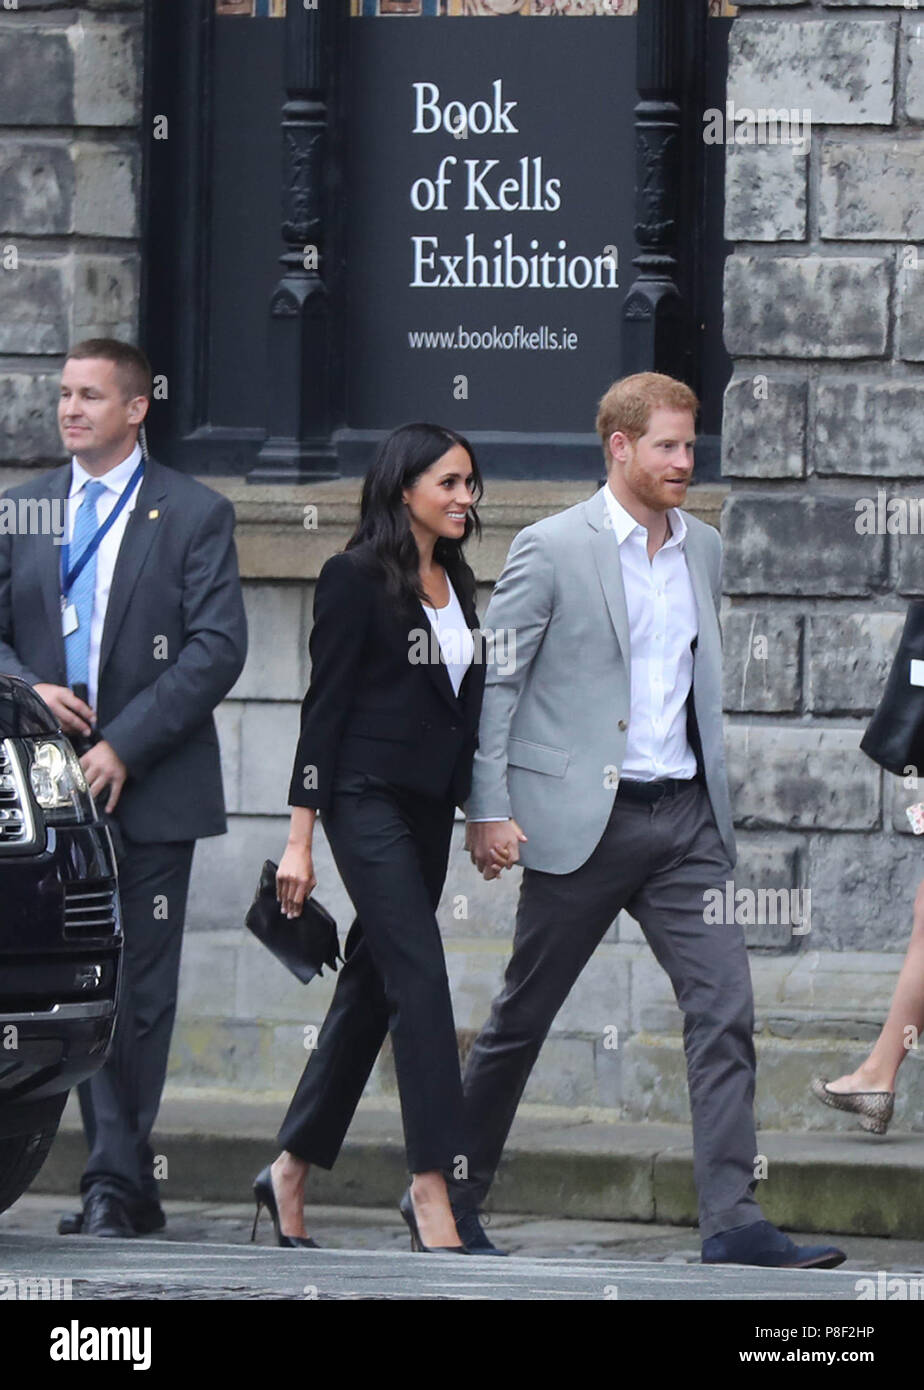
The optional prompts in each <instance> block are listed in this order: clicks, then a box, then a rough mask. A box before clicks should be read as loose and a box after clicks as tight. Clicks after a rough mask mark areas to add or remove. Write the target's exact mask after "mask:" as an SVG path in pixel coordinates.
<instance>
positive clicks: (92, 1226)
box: [81, 1192, 135, 1240]
mask: <svg viewBox="0 0 924 1390" xmlns="http://www.w3.org/2000/svg"><path fill="white" fill-rule="evenodd" d="M134 1234H135V1228H134V1226H133V1225H132V1223H131V1221H130V1220H129V1219H128V1211H127V1210H126V1207H125V1203H124V1202H121V1201H120V1200H119V1198H118V1197H115V1196H113V1194H112V1193H111V1192H91V1193H90V1195H89V1196H88V1197H87V1200H86V1201H85V1202H84V1204H83V1225H82V1227H81V1235H85V1236H110V1237H115V1238H117V1239H119V1240H127V1239H130V1238H131V1237H132V1236H133V1235H134Z"/></svg>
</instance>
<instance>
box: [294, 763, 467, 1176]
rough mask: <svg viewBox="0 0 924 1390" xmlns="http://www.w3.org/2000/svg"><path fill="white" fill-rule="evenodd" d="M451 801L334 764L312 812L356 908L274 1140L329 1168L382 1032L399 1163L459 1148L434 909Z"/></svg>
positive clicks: (415, 1168) (454, 1056) (452, 1044)
mask: <svg viewBox="0 0 924 1390" xmlns="http://www.w3.org/2000/svg"><path fill="white" fill-rule="evenodd" d="M453 815H454V808H453V806H452V804H451V803H448V802H446V801H435V800H433V799H431V798H429V797H422V796H418V795H416V794H414V793H412V792H407V791H404V790H402V789H400V788H397V787H393V786H391V785H390V784H389V783H387V782H384V781H382V780H381V779H380V778H377V777H371V776H369V775H368V774H367V773H364V772H340V773H339V774H338V776H337V780H336V782H335V784H334V791H333V799H332V803H331V806H330V809H329V810H328V811H326V812H322V813H321V816H322V822H323V825H324V830H325V833H326V835H327V839H328V843H329V844H330V847H331V851H332V853H333V856H334V860H335V861H336V864H337V868H338V870H339V871H340V876H341V878H342V879H343V882H344V884H345V885H346V889H347V892H348V893H349V895H350V898H351V899H352V901H353V906H354V907H355V909H356V914H357V915H356V919H355V920H354V922H353V925H352V926H351V928H350V932H349V935H348V937H347V941H346V947H345V950H344V957H345V962H344V964H343V966H341V969H340V973H339V975H338V977H337V987H336V989H335V991H334V997H333V999H332V1000H331V1005H330V1008H329V1010H328V1012H327V1017H326V1018H325V1020H324V1024H323V1026H322V1028H321V1031H320V1033H319V1034H318V1042H317V1047H316V1049H315V1051H314V1052H313V1053H312V1055H311V1057H309V1059H308V1063H307V1065H306V1067H305V1070H304V1073H303V1075H302V1078H301V1080H300V1081H299V1084H298V1087H297V1088H296V1091H295V1095H294V1096H293V1097H292V1103H291V1104H290V1106H289V1109H288V1112H287V1114H286V1117H285V1119H284V1121H283V1124H282V1128H281V1129H280V1131H279V1143H280V1145H281V1146H282V1147H283V1148H284V1149H288V1151H289V1152H290V1153H293V1154H296V1155H297V1156H298V1157H299V1158H302V1159H304V1160H305V1161H306V1162H308V1163H313V1164H317V1165H318V1167H320V1168H331V1167H333V1164H334V1161H335V1159H336V1157H337V1154H338V1153H339V1152H340V1147H341V1145H342V1143H343V1140H344V1137H345V1135H346V1132H347V1129H348V1127H349V1124H350V1121H351V1120H352V1118H353V1114H354V1112H355V1110H356V1107H357V1105H358V1103H359V1098H360V1096H361V1095H362V1091H363V1087H364V1086H365V1084H366V1081H367V1079H368V1077H369V1073H370V1071H371V1070H372V1067H373V1064H374V1062H375V1059H376V1057H377V1056H378V1054H379V1051H380V1049H381V1046H382V1043H383V1042H384V1040H385V1035H386V1033H390V1034H391V1040H392V1048H393V1050H394V1058H395V1071H396V1073H397V1078H398V1091H399V1095H400V1098H401V1114H402V1119H403V1122H404V1139H405V1145H406V1148H407V1161H408V1169H409V1171H410V1172H412V1173H423V1172H429V1171H430V1170H431V1169H435V1168H449V1169H452V1167H453V1166H454V1165H455V1163H456V1162H457V1160H458V1159H459V1157H460V1156H461V1155H462V1154H464V1153H465V1142H464V1137H463V1103H462V1082H461V1078H460V1071H459V1054H458V1049H457V1045H456V1034H455V1025H454V1022H453V1016H452V1001H451V999H450V994H449V981H448V978H447V975H446V961H445V957H444V955H443V943H442V940H441V938H440V933H439V927H438V925H437V921H436V907H437V904H438V902H439V899H440V894H441V893H442V891H443V883H444V881H445V878H446V866H447V863H448V859H449V845H450V840H451V836H452V822H453Z"/></svg>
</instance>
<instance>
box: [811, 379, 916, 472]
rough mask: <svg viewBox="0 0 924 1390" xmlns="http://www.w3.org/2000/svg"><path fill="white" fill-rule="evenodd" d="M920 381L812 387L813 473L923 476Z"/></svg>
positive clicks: (855, 381)
mask: <svg viewBox="0 0 924 1390" xmlns="http://www.w3.org/2000/svg"><path fill="white" fill-rule="evenodd" d="M922 411H924V377H916V378H910V379H909V378H902V379H893V378H882V377H879V378H876V377H873V378H857V377H850V378H845V379H843V380H840V381H839V380H836V379H828V380H824V381H819V382H818V384H817V386H816V388H815V439H814V446H815V452H814V465H815V472H816V473H827V474H849V475H852V476H861V477H862V476H867V477H872V478H922V477H924V450H922V445H921V436H920V430H921V418H922Z"/></svg>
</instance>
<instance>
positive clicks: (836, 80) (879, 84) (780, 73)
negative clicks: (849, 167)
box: [728, 11, 898, 126]
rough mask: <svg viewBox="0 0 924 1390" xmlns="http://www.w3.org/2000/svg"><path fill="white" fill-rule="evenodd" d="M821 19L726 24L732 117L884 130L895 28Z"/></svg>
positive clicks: (881, 22) (886, 22) (888, 22)
mask: <svg viewBox="0 0 924 1390" xmlns="http://www.w3.org/2000/svg"><path fill="white" fill-rule="evenodd" d="M821 14H823V11H818V17H816V16H815V15H813V16H812V17H811V18H810V19H808V18H806V17H805V16H804V15H798V16H797V15H794V14H792V15H790V14H787V15H778V16H774V17H773V18H769V19H761V18H758V17H757V16H754V17H751V16H748V15H745V16H744V17H743V20H742V22H741V23H740V24H733V25H732V30H731V39H730V43H729V55H728V56H729V68H728V99H729V100H730V101H733V102H734V104H735V106H736V108H738V109H739V110H740V109H741V108H746V109H749V110H755V109H759V108H761V107H762V108H764V109H766V110H771V109H773V110H779V109H781V108H782V109H787V110H792V109H796V110H798V111H800V112H801V111H806V110H807V111H809V112H810V114H811V121H812V125H813V126H815V125H819V124H822V123H824V124H827V125H850V126H854V125H859V124H877V125H889V124H891V121H892V115H893V111H894V106H895V87H894V71H895V45H896V41H897V36H898V24H897V22H896V21H895V19H894V18H889V19H885V18H882V19H879V18H876V19H848V18H846V17H845V16H843V15H838V16H836V17H834V16H830V17H825V18H821V17H820V16H821Z"/></svg>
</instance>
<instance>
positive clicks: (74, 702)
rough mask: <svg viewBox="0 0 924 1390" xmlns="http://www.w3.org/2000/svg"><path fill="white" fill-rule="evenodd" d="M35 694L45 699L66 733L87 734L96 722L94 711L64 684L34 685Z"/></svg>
mask: <svg viewBox="0 0 924 1390" xmlns="http://www.w3.org/2000/svg"><path fill="white" fill-rule="evenodd" d="M32 688H33V690H34V691H35V693H36V695H38V696H39V698H40V699H42V700H44V701H45V704H46V705H47V706H48V708H49V709H50V710H51V712H52V714H53V715H54V717H55V719H57V721H58V723H59V724H60V726H61V728H62V729H63V730H64V732H65V733H66V734H88V733H90V732H91V730H92V728H93V725H94V724H95V723H96V712H95V711H94V710H92V709H91V708H90V706H89V705H87V704H85V703H84V701H83V700H79V699H78V698H77V696H76V695H75V694H74V692H73V690H70V689H68V687H67V686H66V685H35V686H33V687H32Z"/></svg>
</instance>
